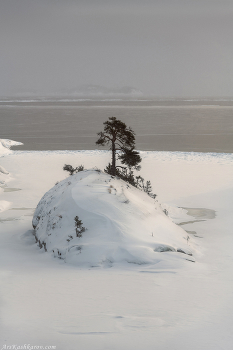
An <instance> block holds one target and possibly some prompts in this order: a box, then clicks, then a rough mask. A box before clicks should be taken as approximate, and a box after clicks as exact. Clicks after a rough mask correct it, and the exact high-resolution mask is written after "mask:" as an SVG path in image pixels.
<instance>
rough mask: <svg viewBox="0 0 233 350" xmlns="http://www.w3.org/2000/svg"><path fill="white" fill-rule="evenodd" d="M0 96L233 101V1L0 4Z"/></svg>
mask: <svg viewBox="0 0 233 350" xmlns="http://www.w3.org/2000/svg"><path fill="white" fill-rule="evenodd" d="M0 47H1V54H0V82H1V83H0V95H7V94H12V93H16V92H22V91H24V92H33V91H35V92H40V93H51V92H54V91H57V90H59V89H72V88H75V87H77V86H80V85H83V84H97V85H102V86H107V87H121V86H132V87H135V88H138V89H140V90H142V91H143V92H144V94H153V95H156V96H233V0H229V1H227V0H200V1H199V0H154V1H152V0H151V1H150V0H140V1H137V0H115V1H111V0H0Z"/></svg>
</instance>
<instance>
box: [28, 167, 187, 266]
mask: <svg viewBox="0 0 233 350" xmlns="http://www.w3.org/2000/svg"><path fill="white" fill-rule="evenodd" d="M76 216H78V217H79V219H81V220H82V221H83V225H84V227H85V228H86V229H87V230H86V231H85V232H83V233H82V237H79V236H77V235H76V231H75V220H74V219H75V217H76ZM32 223H33V227H34V228H35V237H36V239H37V240H38V241H39V244H40V246H41V245H43V247H44V249H46V250H47V251H49V252H51V251H52V252H53V253H54V256H56V257H59V258H60V259H64V261H65V262H72V263H74V264H77V265H80V264H87V265H88V266H92V267H93V266H95V267H97V266H112V265H113V264H115V263H120V262H128V263H131V264H139V265H142V264H158V263H160V261H161V260H163V259H166V260H167V259H169V257H168V256H167V255H165V256H164V254H163V257H162V256H161V252H167V251H170V252H171V251H172V252H177V251H178V252H179V251H180V252H183V254H184V253H186V254H189V255H192V253H191V250H190V247H189V245H188V235H187V233H186V232H185V231H184V230H183V229H182V228H181V227H179V226H177V225H175V224H174V223H173V222H172V221H171V220H170V219H169V218H168V217H167V216H166V215H165V214H164V212H163V211H162V209H161V208H160V206H159V204H158V203H157V202H155V201H154V200H153V199H152V198H150V197H149V196H148V195H147V194H146V193H145V192H142V191H140V190H138V189H136V188H135V187H133V186H131V185H128V184H127V183H125V182H124V181H122V180H120V179H117V178H113V177H111V176H110V175H108V174H105V173H103V172H100V171H98V170H87V171H82V172H79V173H78V174H75V175H73V176H70V177H69V178H68V179H66V180H63V181H61V182H60V183H58V184H57V185H55V186H54V187H53V188H52V189H51V190H50V191H48V192H47V193H46V194H45V195H44V196H43V198H42V199H41V201H40V202H39V204H38V206H37V208H36V211H35V213H34V217H33V222H32ZM158 252H160V254H159V253H158ZM183 254H182V255H183ZM178 255H180V254H178Z"/></svg>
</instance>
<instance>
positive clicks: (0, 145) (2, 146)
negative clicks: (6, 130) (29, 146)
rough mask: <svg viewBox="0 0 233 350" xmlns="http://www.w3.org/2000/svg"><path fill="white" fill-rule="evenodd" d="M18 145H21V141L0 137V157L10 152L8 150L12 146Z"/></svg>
mask: <svg viewBox="0 0 233 350" xmlns="http://www.w3.org/2000/svg"><path fill="white" fill-rule="evenodd" d="M20 145H23V143H22V142H17V141H13V140H8V139H0V157H1V156H3V155H6V154H10V153H12V151H11V150H10V148H11V147H12V146H20Z"/></svg>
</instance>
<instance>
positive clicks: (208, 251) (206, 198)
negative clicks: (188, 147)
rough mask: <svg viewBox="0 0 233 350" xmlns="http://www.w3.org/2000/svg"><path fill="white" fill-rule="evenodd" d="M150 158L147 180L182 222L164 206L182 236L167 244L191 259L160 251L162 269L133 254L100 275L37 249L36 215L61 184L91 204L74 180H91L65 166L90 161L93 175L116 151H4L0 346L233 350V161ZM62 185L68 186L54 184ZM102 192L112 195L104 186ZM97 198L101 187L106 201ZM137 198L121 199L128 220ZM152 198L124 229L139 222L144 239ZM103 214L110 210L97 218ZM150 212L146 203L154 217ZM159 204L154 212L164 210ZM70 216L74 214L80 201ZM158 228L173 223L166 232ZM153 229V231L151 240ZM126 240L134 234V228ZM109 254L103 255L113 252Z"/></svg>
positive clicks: (176, 155) (169, 155) (103, 267)
mask: <svg viewBox="0 0 233 350" xmlns="http://www.w3.org/2000/svg"><path fill="white" fill-rule="evenodd" d="M8 153H9V152H8ZM141 155H142V159H143V161H142V170H141V175H142V176H143V177H144V178H145V179H146V180H151V183H152V186H153V192H154V193H156V194H157V195H158V196H157V198H156V199H158V202H159V203H161V206H162V209H167V210H168V212H169V215H170V216H171V217H172V220H173V221H174V222H176V223H179V224H180V225H179V226H175V225H174V224H173V223H172V222H171V221H169V219H168V218H167V217H166V216H165V215H163V212H162V211H161V210H160V211H159V209H157V216H158V217H159V218H162V221H166V225H168V226H169V227H173V228H174V229H171V231H172V232H173V233H174V232H175V233H174V235H175V237H176V238H174V241H173V242H172V239H171V236H169V235H168V231H166V232H165V231H164V239H165V240H166V242H165V241H164V242H163V243H164V244H167V245H171V246H172V247H173V248H179V246H178V243H177V242H179V243H180V244H184V245H185V246H183V245H182V247H183V249H185V248H186V249H189V250H190V251H191V252H192V254H193V255H192V256H189V255H187V254H182V253H177V252H174V251H168V252H158V251H157V252H154V254H155V255H156V259H155V260H154V261H151V260H150V261H144V263H141V262H142V261H141V260H140V261H136V260H134V263H129V262H127V259H124V258H123V259H121V262H120V263H119V264H118V263H116V264H114V263H110V264H106V263H105V264H99V265H97V266H96V267H90V266H87V265H86V264H84V265H80V264H77V261H75V263H74V262H73V261H67V262H65V261H64V260H63V259H57V258H56V257H55V258H54V254H53V253H52V252H49V251H48V252H45V251H44V249H39V247H38V246H37V245H36V243H35V238H34V236H33V230H32V217H33V213H34V211H35V208H36V206H37V204H38V202H39V201H40V199H41V198H42V196H43V195H44V194H45V193H46V192H47V191H49V190H50V189H51V188H58V187H59V186H62V184H63V183H65V184H66V183H68V182H69V181H70V182H71V184H70V186H69V187H70V190H71V188H72V192H73V199H74V201H75V203H76V204H75V205H78V206H79V208H80V206H81V204H82V205H83V206H84V205H85V204H86V203H87V202H86V197H85V196H84V198H83V200H81V199H80V197H79V195H80V192H78V191H80V190H82V188H81V187H80V188H78V187H77V186H76V185H75V184H74V183H73V182H74V181H75V176H76V177H80V176H81V175H80V174H81V173H78V174H77V175H75V176H74V177H72V179H71V180H69V179H66V178H67V177H68V173H67V172H64V171H63V170H62V168H63V166H64V164H72V165H73V166H78V165H80V164H83V165H84V166H85V168H86V169H91V168H93V167H95V166H97V167H98V168H100V169H103V168H104V167H105V166H106V164H107V163H108V162H109V157H110V154H109V153H108V152H106V151H69V152H68V151H67V152H66V151H53V152H26V151H24V152H23V151H14V152H11V153H10V154H3V153H2V157H1V158H0V166H1V169H0V181H1V186H2V188H0V262H1V265H0V266H1V267H0V309H1V316H0V324H1V326H0V328H1V331H0V347H1V346H2V347H3V346H4V345H8V346H10V345H11V346H12V345H13V344H17V345H18V346H22V345H24V344H30V345H31V346H32V345H34V346H36V345H37V346H38V345H41V346H52V345H53V346H56V348H57V349H62V350H63V349H64V350H66V349H67V350H70V349H81V350H87V349H88V350H89V349H90V350H92V349H94V350H97V349H98V350H104V349H106V350H107V349H116V350H118V349H134V350H141V349H159V350H160V349H161V350H164V349H169V350H170V349H172V350H176V349H177V350H178V349H179V350H186V349H191V350H202V349H208V350H219V349H224V350H230V349H232V346H233V335H232V334H233V332H232V325H233V301H232V295H233V279H232V263H233V251H232V247H233V235H232V227H233V215H232V204H233V155H232V154H201V153H182V152H142V153H141ZM84 174H92V175H93V174H94V175H93V176H94V177H95V183H96V176H98V177H102V176H106V175H104V174H102V173H100V174H99V173H98V172H96V171H91V172H86V173H84ZM92 175H91V176H92ZM83 177H84V176H83ZM87 177H88V176H87ZM64 179H66V180H64ZM104 179H105V180H106V178H104ZM62 180H64V181H63V182H60V181H62ZM83 180H85V179H82V180H81V181H83ZM92 180H93V179H92ZM105 180H104V181H105ZM85 181H86V180H85ZM88 181H89V180H88ZM112 181H113V182H114V181H115V180H112ZM57 182H60V183H59V184H58V185H55V183H57ZM80 183H81V182H80ZM87 184H88V185H90V184H91V182H88V183H87ZM100 184H101V186H102V187H101V191H102V190H103V182H102V180H101V183H100V182H99V185H100ZM110 186H111V183H106V191H105V192H104V196H105V197H106V200H107V201H109V200H110V199H109V198H111V200H110V202H108V205H109V212H111V210H112V208H116V203H120V200H121V199H122V197H120V199H119V198H118V199H117V197H118V196H117V195H115V194H114V193H115V192H114V191H115V190H114V188H116V189H117V188H118V187H117V186H119V183H112V187H110ZM108 188H110V189H111V193H109V190H108ZM96 191H97V190H96V187H93V188H92V192H95V199H96V196H97V194H96ZM129 191H130V192H129V193H128V192H127V196H131V197H130V198H128V197H127V199H128V200H129V203H128V202H127V199H126V200H125V201H123V199H122V202H126V203H121V204H122V205H125V206H126V211H125V212H121V214H120V215H121V217H122V218H124V219H126V218H127V217H128V215H129V214H130V213H129V212H131V209H132V206H131V205H133V204H132V203H133V201H134V199H135V198H134V197H133V195H134V189H132V190H131V189H129ZM118 192H119V188H118ZM125 193H126V192H125ZM60 195H61V193H60ZM113 196H115V197H113ZM140 196H142V197H143V196H146V195H145V194H144V193H141V194H140ZM140 196H139V197H140ZM142 197H140V203H138V207H137V208H136V209H137V213H138V215H137V216H135V218H134V221H133V222H132V220H130V221H129V222H123V223H124V225H125V226H124V228H125V227H126V228H127V227H128V226H130V225H131V224H132V226H133V227H134V229H135V232H136V231H137V229H138V228H139V229H141V227H139V226H140V225H141V224H142V221H141V220H140V215H139V211H138V210H139V209H140V210H143V208H144V205H143V199H144V198H146V197H143V198H142ZM147 197H148V196H147ZM60 198H61V199H62V198H63V197H62V196H60ZM101 198H102V199H103V200H104V198H103V197H102V196H101ZM145 200H147V199H145ZM148 200H150V198H149V197H148ZM90 203H91V202H90ZM150 203H152V202H150ZM67 205H68V202H67ZM69 205H71V203H69ZM92 205H93V206H95V203H94V202H92ZM151 205H152V204H151ZM154 205H155V206H154ZM58 206H59V203H58ZM101 206H103V202H101V205H100V207H99V208H97V209H98V212H99V211H101ZM156 206H157V208H159V206H158V203H157V204H156V203H155V204H153V208H155V207H156ZM95 208H96V207H95ZM119 208H120V207H119ZM119 208H118V209H117V215H118V214H119ZM138 208H139V209H138ZM148 208H149V207H148V204H146V206H145V208H144V209H145V211H146V210H148ZM151 208H152V207H151ZM151 208H149V210H151V213H150V215H151V214H153V210H152V209H151ZM182 208H186V209H185V210H184V209H182ZM63 209H64V208H63ZM67 209H70V210H74V208H73V207H72V205H71V207H70V208H69V206H68V207H67ZM86 209H87V208H86ZM133 209H134V210H136V209H135V207H134V208H133ZM77 210H78V207H77ZM82 210H84V209H82ZM158 212H159V214H158ZM83 213H84V211H83ZM185 213H186V214H185ZM79 214H80V218H81V219H83V222H84V220H85V218H86V217H85V215H86V214H85V215H83V218H82V215H81V213H80V212H77V215H79ZM115 215H116V212H115ZM145 216H146V214H145ZM155 216H156V213H155ZM72 217H73V213H72ZM158 217H157V219H153V220H155V221H153V220H152V219H151V220H152V221H150V224H152V226H153V225H155V226H156V227H155V226H154V227H155V230H153V236H152V235H151V236H150V237H149V235H148V237H147V238H146V241H147V242H148V246H151V245H153V244H154V242H155V243H156V244H157V241H158V235H159V234H160V233H161V230H162V229H164V223H163V224H161V221H160V219H158ZM95 219H96V217H95V218H93V227H92V228H88V230H87V231H86V232H84V233H83V238H77V240H82V239H84V238H85V237H84V235H85V234H90V235H92V236H93V234H94V224H95V222H94V220H95ZM147 219H148V216H147ZM147 219H145V221H146V220H147ZM156 220H157V224H158V223H160V224H161V225H162V226H161V230H159V229H158V225H157V224H156ZM168 222H169V224H168ZM97 223H98V220H97ZM118 223H120V221H119V222H118ZM147 224H148V223H147ZM147 224H146V225H147ZM103 225H104V223H103ZM166 225H165V226H166ZM84 226H87V225H84ZM168 226H167V227H168ZM103 227H104V226H103ZM156 229H157V232H158V235H156ZM150 230H151V227H149V228H148V232H150ZM184 230H186V231H188V232H185V231H184ZM122 232H123V233H124V235H126V234H127V232H128V230H125V231H124V230H123V231H122ZM137 232H139V231H137ZM181 232H182V233H184V237H187V236H189V237H190V239H189V240H187V241H186V240H183V241H184V243H183V241H182V243H181V241H179V240H180V238H179V237H178V236H179V234H180V233H181ZM68 234H70V233H68ZM181 236H182V234H181ZM139 238H140V237H137V246H141V245H142V244H141V243H140V244H139V243H138V242H139V241H140V239H139ZM85 239H86V238H85ZM156 239H157V241H156ZM182 239H183V238H182V237H181V240H182ZM134 240H135V237H134ZM143 240H144V238H143ZM123 241H124V240H122V241H121V243H120V244H121V245H123ZM80 242H81V241H80ZM131 242H133V238H132V237H131V240H130V241H129V240H127V244H128V247H129V246H132V245H131V244H129V243H131ZM159 242H160V243H161V237H160V241H159ZM118 243H119V241H117V244H118ZM67 244H70V242H68V243H67ZM143 244H145V240H144V243H143ZM156 244H155V245H156ZM135 246H136V245H134V249H135ZM153 247H154V246H153ZM99 248H100V250H101V252H103V250H104V247H103V246H101V247H99ZM134 252H135V250H134ZM82 253H83V252H82ZM82 253H81V254H82ZM137 253H138V251H137ZM118 256H119V255H118ZM123 256H124V254H123ZM115 257H116V255H115ZM121 257H122V255H121ZM141 257H142V251H140V258H141ZM71 260H72V259H71ZM190 260H192V261H190ZM135 262H136V263H135Z"/></svg>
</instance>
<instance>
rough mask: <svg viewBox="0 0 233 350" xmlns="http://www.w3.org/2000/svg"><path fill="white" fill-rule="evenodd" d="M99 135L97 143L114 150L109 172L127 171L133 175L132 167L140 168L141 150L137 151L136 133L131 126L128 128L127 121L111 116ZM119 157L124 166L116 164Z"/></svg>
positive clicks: (112, 173) (113, 173)
mask: <svg viewBox="0 0 233 350" xmlns="http://www.w3.org/2000/svg"><path fill="white" fill-rule="evenodd" d="M97 135H98V136H99V139H98V140H97V141H96V144H97V145H100V146H105V145H109V146H110V147H109V149H110V150H111V151H112V163H111V164H109V165H108V167H107V170H106V171H107V172H108V173H110V174H111V175H113V176H116V175H118V176H119V175H121V174H123V173H124V174H125V173H126V174H127V176H129V177H132V172H133V170H132V169H136V170H140V166H139V165H138V164H139V163H140V162H141V157H140V155H139V152H137V151H135V133H134V131H133V130H132V129H131V128H130V127H129V128H128V127H127V126H126V124H125V123H123V122H122V121H120V120H118V119H116V118H115V117H110V118H109V120H107V121H106V122H104V131H101V132H99V133H98V134H97ZM117 155H118V157H117ZM117 159H119V160H120V162H121V163H122V164H123V165H124V166H120V165H116V160H117ZM119 168H121V169H122V171H120V170H119ZM127 170H128V171H127Z"/></svg>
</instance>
